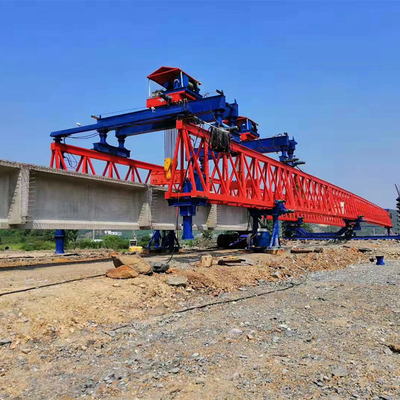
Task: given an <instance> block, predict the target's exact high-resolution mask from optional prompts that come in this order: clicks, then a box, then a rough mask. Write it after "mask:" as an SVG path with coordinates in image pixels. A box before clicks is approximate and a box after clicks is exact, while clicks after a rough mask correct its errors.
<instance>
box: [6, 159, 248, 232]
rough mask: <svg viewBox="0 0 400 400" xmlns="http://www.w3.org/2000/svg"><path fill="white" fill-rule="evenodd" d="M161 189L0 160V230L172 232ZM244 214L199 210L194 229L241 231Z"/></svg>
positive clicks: (171, 213) (173, 217)
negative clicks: (153, 230) (141, 230)
mask: <svg viewBox="0 0 400 400" xmlns="http://www.w3.org/2000/svg"><path fill="white" fill-rule="evenodd" d="M164 194H165V189H164V188H162V187H158V186H151V185H148V184H142V183H132V182H126V181H121V180H117V179H112V178H105V177H100V176H93V175H88V174H82V173H79V172H71V171H64V170H57V169H53V168H48V167H41V166H37V165H31V164H23V163H16V162H10V161H5V160H0V229H118V230H139V229H171V230H172V229H175V227H176V223H177V221H179V229H180V224H181V217H180V218H179V219H178V218H177V210H176V209H175V208H174V207H169V206H168V203H167V201H166V200H165V198H164ZM247 224H248V213H247V210H246V209H243V208H238V207H229V206H216V205H212V206H208V207H199V208H198V212H197V215H196V217H195V218H194V229H200V230H204V229H217V230H245V229H246V228H247Z"/></svg>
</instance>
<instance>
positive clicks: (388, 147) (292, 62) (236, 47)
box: [0, 0, 400, 207]
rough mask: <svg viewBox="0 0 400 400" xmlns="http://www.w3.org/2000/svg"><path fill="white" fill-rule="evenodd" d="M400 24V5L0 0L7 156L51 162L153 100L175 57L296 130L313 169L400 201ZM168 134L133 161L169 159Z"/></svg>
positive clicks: (264, 122) (384, 202)
mask: <svg viewBox="0 0 400 400" xmlns="http://www.w3.org/2000/svg"><path fill="white" fill-rule="evenodd" d="M399 20H400V2H395V1H388V2H385V1H335V2H330V1H310V2H308V1H297V2H294V1H293V2H286V1H254V2H252V1H221V2H217V1H202V2H198V1H175V2H174V1H163V2H157V1H146V2H145V1H143V2H140V1H85V2H84V1H32V0H31V1H26V2H23V1H1V0H0V22H1V23H0V128H1V131H0V138H1V142H0V143H1V144H0V158H2V159H8V160H14V161H21V162H28V163H35V164H41V165H48V164H49V160H50V151H49V147H50V143H51V139H50V137H49V134H50V132H51V131H54V130H60V129H65V128H69V127H73V126H75V123H76V122H80V123H82V124H86V123H91V122H92V121H93V120H92V119H91V118H90V115H91V114H104V113H106V112H111V111H116V110H125V109H130V108H137V107H144V106H145V100H146V97H147V79H146V76H147V75H148V74H149V73H151V72H152V71H154V70H155V69H157V68H158V67H160V66H161V65H167V66H176V67H180V68H182V69H183V70H185V71H187V72H188V73H189V74H190V75H192V76H194V77H196V78H197V79H199V80H200V81H201V82H202V83H203V85H202V92H203V93H204V92H212V91H214V90H215V89H217V88H218V89H223V90H224V91H225V94H226V95H227V98H228V101H233V100H234V99H237V101H238V103H239V109H240V113H241V114H242V115H243V114H244V115H247V116H249V117H250V118H252V119H254V120H255V121H256V122H258V123H259V131H260V133H261V135H262V136H272V135H275V134H278V133H281V132H284V131H287V132H289V134H291V135H294V136H295V138H296V140H297V141H298V143H299V145H298V151H297V155H298V156H299V157H300V158H301V159H303V160H305V161H306V162H307V164H306V165H305V166H304V168H303V170H305V171H306V172H309V173H311V174H313V175H316V176H318V177H320V178H322V179H325V180H328V181H330V182H332V183H334V184H337V185H338V186H341V187H343V188H345V189H348V190H351V191H352V192H354V193H356V194H358V195H360V196H363V197H365V198H367V199H369V200H371V201H373V202H375V203H377V204H379V205H381V206H383V207H394V205H395V197H396V195H395V191H394V186H393V184H394V183H395V182H397V183H400V163H399V148H400V135H399V130H400V115H399V104H400V74H399V71H400V50H399V45H400V24H399ZM161 136H162V135H161V134H158V135H157V134H150V135H142V136H140V137H133V138H130V139H128V140H127V147H128V148H130V149H131V150H132V157H133V158H138V159H143V160H147V161H152V162H155V163H159V164H161V163H162V162H163V146H162V142H161ZM92 141H93V140H89V141H80V142H77V141H73V144H75V145H78V144H79V145H81V146H84V147H91V144H92ZM71 142H72V141H70V143H71Z"/></svg>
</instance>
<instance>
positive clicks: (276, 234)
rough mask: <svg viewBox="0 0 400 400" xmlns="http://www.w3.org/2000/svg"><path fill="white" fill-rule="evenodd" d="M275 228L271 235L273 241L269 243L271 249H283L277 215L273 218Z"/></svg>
mask: <svg viewBox="0 0 400 400" xmlns="http://www.w3.org/2000/svg"><path fill="white" fill-rule="evenodd" d="M272 221H273V227H272V234H271V241H270V242H269V247H270V248H271V249H274V248H277V247H281V244H280V241H279V218H278V216H277V215H274V216H273V217H272Z"/></svg>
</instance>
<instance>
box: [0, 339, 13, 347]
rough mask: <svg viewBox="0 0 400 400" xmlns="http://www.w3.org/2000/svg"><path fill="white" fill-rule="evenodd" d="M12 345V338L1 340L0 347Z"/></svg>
mask: <svg viewBox="0 0 400 400" xmlns="http://www.w3.org/2000/svg"><path fill="white" fill-rule="evenodd" d="M11 343H12V339H11V338H5V339H0V346H4V345H6V344H11Z"/></svg>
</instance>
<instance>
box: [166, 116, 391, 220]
mask: <svg viewBox="0 0 400 400" xmlns="http://www.w3.org/2000/svg"><path fill="white" fill-rule="evenodd" d="M177 129H178V138H177V143H176V147H175V154H174V158H173V166H172V179H171V181H170V183H169V190H168V192H167V194H166V198H167V199H174V198H182V197H191V198H206V199H207V200H208V201H209V202H210V203H216V204H225V205H231V206H238V207H246V208H258V209H272V208H273V207H274V205H275V200H285V201H286V204H285V206H286V208H288V209H293V210H294V211H295V213H293V214H286V215H284V216H282V217H281V219H282V220H287V221H290V220H297V219H298V218H300V217H301V218H303V219H304V221H305V222H309V223H316V224H327V225H336V226H344V225H345V223H344V220H345V219H350V220H355V219H357V218H358V217H359V216H363V220H364V221H366V222H370V223H373V224H376V225H380V226H385V227H390V226H392V223H391V220H390V216H389V213H388V212H387V211H386V210H384V209H382V208H380V207H378V206H377V205H375V204H373V203H371V202H369V201H367V200H365V199H363V198H361V197H359V196H356V195H355V194H353V193H350V192H348V191H346V190H343V189H341V188H339V187H337V186H335V185H332V184H330V183H328V182H326V181H323V180H322V179H319V178H316V177H314V176H312V175H309V174H306V173H304V172H301V171H299V170H297V169H295V168H292V167H290V166H287V165H285V164H283V163H281V162H279V161H276V160H274V159H272V158H269V157H266V156H264V155H263V154H260V153H258V152H256V151H253V150H250V149H248V148H246V147H244V146H241V145H240V144H238V143H235V142H232V143H231V151H230V153H228V154H227V153H216V152H213V151H210V148H209V142H210V133H209V132H208V131H207V130H205V129H202V128H200V127H198V126H196V125H192V124H187V123H184V122H183V121H177ZM185 179H189V181H190V182H191V185H192V190H191V191H190V192H189V193H188V192H185V193H184V192H183V191H184V181H185Z"/></svg>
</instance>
